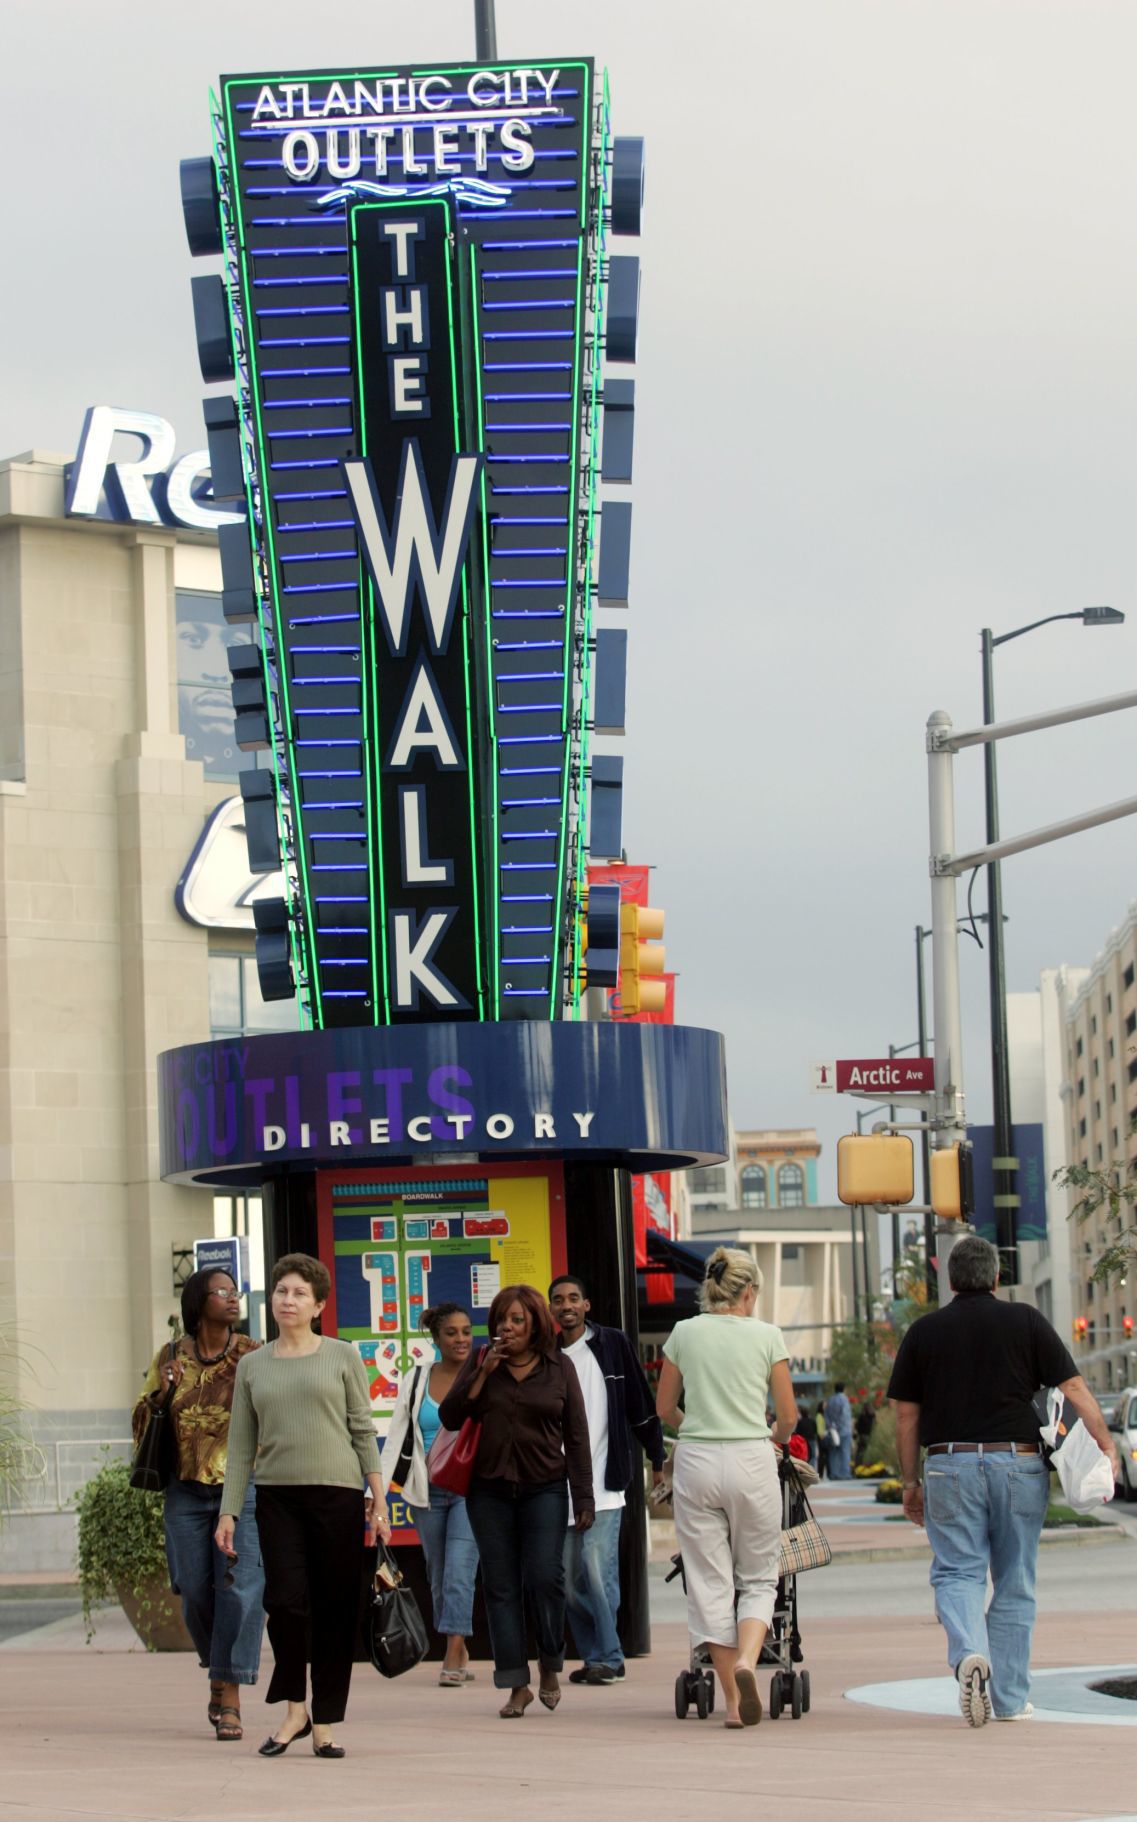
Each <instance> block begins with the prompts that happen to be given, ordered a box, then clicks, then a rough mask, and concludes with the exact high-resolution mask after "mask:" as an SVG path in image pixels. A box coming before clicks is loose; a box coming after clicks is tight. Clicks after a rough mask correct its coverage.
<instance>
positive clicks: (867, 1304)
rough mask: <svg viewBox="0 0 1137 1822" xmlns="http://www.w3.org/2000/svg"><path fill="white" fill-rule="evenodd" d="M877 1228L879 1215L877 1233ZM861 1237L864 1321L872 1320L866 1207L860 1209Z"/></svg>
mask: <svg viewBox="0 0 1137 1822" xmlns="http://www.w3.org/2000/svg"><path fill="white" fill-rule="evenodd" d="M874 1213H875V1210H874ZM879 1230H880V1217H879V1215H878V1216H877V1231H878V1233H879ZM861 1239H862V1243H863V1254H862V1260H863V1268H864V1277H865V1321H866V1322H871V1321H872V1303H873V1282H872V1252H871V1248H870V1246H869V1211H868V1209H867V1208H862V1209H861Z"/></svg>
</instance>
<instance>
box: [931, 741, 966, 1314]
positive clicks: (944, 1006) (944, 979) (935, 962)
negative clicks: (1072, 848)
mask: <svg viewBox="0 0 1137 1822" xmlns="http://www.w3.org/2000/svg"><path fill="white" fill-rule="evenodd" d="M950 729H951V716H950V715H949V714H948V713H947V712H946V710H944V709H937V710H936V711H935V713H934V714H932V715H930V716H929V717H928V836H929V849H930V856H931V858H930V862H929V865H930V869H931V875H932V1026H933V1030H934V1031H935V1058H936V1087H935V1115H934V1121H935V1127H936V1132H935V1144H936V1146H937V1147H939V1146H941V1145H963V1144H965V1143H966V1142H967V1121H966V1119H965V1117H964V1100H963V1018H962V1013H961V1011H960V1000H959V932H958V929H957V927H956V926H957V921H958V920H957V916H956V888H955V881H956V875H955V874H954V873H952V872H948V871H946V870H944V871H940V870H939V869H940V868H941V867H942V866H943V863H944V862H947V861H950V860H951V858H952V856H953V855H954V853H955V790H954V779H953V775H952V774H953V766H954V754H953V752H952V750H951V748H950V747H947V746H941V745H940V744H938V741H937V738H936V737H937V736H941V737H942V736H943V735H946V734H948V733H949V731H950ZM954 1226H955V1223H948V1222H937V1223H936V1230H935V1246H936V1275H937V1282H938V1286H939V1300H940V1307H941V1308H942V1307H943V1305H944V1304H946V1303H948V1302H949V1301H950V1299H951V1294H952V1293H951V1285H950V1283H949V1281H948V1271H947V1262H948V1254H949V1252H950V1251H951V1247H952V1243H953V1240H954V1239H955V1237H956V1236H955V1235H954V1233H953V1228H954Z"/></svg>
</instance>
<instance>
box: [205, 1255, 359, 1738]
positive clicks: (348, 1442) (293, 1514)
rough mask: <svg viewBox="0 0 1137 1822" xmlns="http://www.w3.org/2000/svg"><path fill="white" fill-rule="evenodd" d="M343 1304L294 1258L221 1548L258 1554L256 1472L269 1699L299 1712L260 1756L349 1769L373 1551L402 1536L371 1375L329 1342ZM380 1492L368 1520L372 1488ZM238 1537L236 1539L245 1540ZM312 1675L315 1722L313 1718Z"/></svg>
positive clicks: (243, 1405)
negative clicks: (366, 1577) (310, 1756)
mask: <svg viewBox="0 0 1137 1822" xmlns="http://www.w3.org/2000/svg"><path fill="white" fill-rule="evenodd" d="M330 1292H331V1277H330V1274H329V1272H328V1268H327V1266H326V1265H324V1264H323V1263H322V1261H321V1260H319V1259H312V1258H310V1257H309V1256H308V1254H307V1253H286V1254H285V1255H284V1257H283V1258H282V1259H278V1260H277V1262H276V1264H275V1265H274V1267H273V1272H272V1314H273V1320H274V1321H275V1323H276V1325H277V1328H278V1329H279V1331H280V1333H279V1335H278V1337H277V1339H276V1340H275V1341H270V1342H269V1344H268V1346H267V1347H263V1348H261V1349H259V1350H258V1352H257V1353H255V1354H249V1355H246V1357H245V1359H244V1360H243V1361H242V1362H241V1365H240V1367H239V1368H238V1371H237V1384H236V1388H235V1391H234V1395H233V1423H232V1429H231V1432H230V1437H229V1462H228V1466H227V1469H226V1473H225V1487H224V1491H223V1493H222V1497H221V1517H220V1519H219V1520H218V1525H217V1530H216V1533H215V1537H216V1541H217V1547H218V1549H219V1550H221V1551H222V1552H223V1553H224V1554H225V1555H226V1556H230V1557H233V1558H234V1559H235V1560H237V1561H239V1560H240V1558H241V1557H242V1556H243V1555H245V1554H247V1552H248V1550H249V1542H248V1540H247V1538H246V1535H245V1532H244V1530H243V1529H242V1528H241V1525H240V1524H239V1523H238V1516H239V1514H240V1513H241V1512H242V1511H243V1509H244V1502H245V1489H246V1487H247V1486H248V1482H249V1476H250V1474H251V1473H252V1469H253V1463H254V1461H255V1462H256V1470H257V1529H258V1531H259V1533H260V1545H261V1554H262V1556H263V1559H264V1566H265V1608H266V1610H267V1612H268V1636H269V1643H270V1644H271V1646H272V1653H273V1658H274V1660H275V1662H274V1667H273V1673H272V1681H271V1682H270V1684H269V1686H268V1694H267V1696H266V1698H265V1700H266V1701H268V1702H287V1704H288V1711H287V1713H286V1715H285V1717H284V1720H283V1721H282V1722H281V1723H280V1725H279V1726H278V1727H277V1730H276V1732H275V1733H273V1734H270V1735H269V1737H268V1739H267V1740H265V1741H263V1743H262V1744H261V1746H260V1747H259V1748H258V1750H259V1752H260V1753H261V1755H262V1757H264V1758H266V1759H275V1758H279V1756H280V1754H281V1753H283V1752H287V1750H288V1748H289V1747H290V1746H291V1744H292V1742H293V1740H303V1739H306V1738H307V1736H308V1735H309V1734H311V1735H312V1751H313V1752H314V1753H315V1754H316V1757H317V1758H319V1759H342V1758H344V1757H345V1753H344V1748H343V1747H342V1746H337V1745H335V1744H334V1742H333V1740H332V1737H331V1735H332V1726H333V1724H334V1723H335V1722H336V1721H342V1720H343V1717H344V1713H345V1711H346V1708H347V1696H348V1689H349V1688H350V1685H351V1666H352V1660H353V1657H354V1655H355V1635H356V1628H357V1626H358V1622H359V1606H360V1597H361V1594H362V1587H363V1547H364V1541H365V1536H366V1542H367V1543H369V1544H373V1543H374V1542H375V1538H376V1535H378V1536H379V1537H381V1538H383V1539H384V1541H386V1539H387V1538H389V1537H390V1535H391V1526H390V1524H389V1522H388V1519H387V1502H386V1500H385V1498H384V1495H383V1481H382V1477H381V1475H380V1473H379V1450H378V1447H377V1446H376V1442H375V1426H374V1424H373V1422H372V1419H371V1400H370V1394H369V1392H368V1388H367V1375H366V1373H365V1372H364V1369H363V1361H362V1360H361V1359H360V1357H359V1354H358V1352H357V1351H356V1349H355V1348H354V1347H352V1345H351V1343H350V1342H348V1341H337V1340H335V1339H333V1338H332V1337H331V1336H330V1335H320V1334H319V1333H318V1332H317V1331H316V1330H314V1329H313V1327H312V1324H313V1323H314V1322H316V1321H317V1320H318V1319H319V1316H320V1312H321V1311H322V1310H323V1308H324V1305H325V1303H326V1302H327V1299H328V1296H329V1294H330ZM365 1477H366V1480H367V1484H368V1486H369V1488H370V1492H371V1503H370V1506H369V1507H365V1506H364V1501H363V1481H364V1478H365ZM234 1532H235V1533H236V1538H235V1540H234ZM309 1652H310V1654H311V1664H312V1717H311V1719H310V1720H309V1718H308V1713H307V1709H306V1708H305V1700H304V1698H305V1693H306V1689H307V1680H308V1679H307V1664H308V1658H309Z"/></svg>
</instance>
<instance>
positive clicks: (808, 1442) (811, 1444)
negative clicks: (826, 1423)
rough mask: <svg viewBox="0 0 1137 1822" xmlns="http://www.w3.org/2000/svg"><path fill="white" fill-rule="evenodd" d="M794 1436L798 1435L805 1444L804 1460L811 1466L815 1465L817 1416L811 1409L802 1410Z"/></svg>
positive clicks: (814, 1466)
mask: <svg viewBox="0 0 1137 1822" xmlns="http://www.w3.org/2000/svg"><path fill="white" fill-rule="evenodd" d="M794 1435H795V1436H800V1437H801V1439H802V1441H803V1442H804V1443H805V1446H806V1451H807V1453H806V1460H807V1461H808V1462H809V1465H810V1467H811V1468H816V1466H817V1418H816V1416H815V1415H814V1413H813V1412H812V1411H809V1410H803V1411H802V1414H801V1416H800V1417H799V1418H798V1420H797V1428H796V1429H795V1431H794Z"/></svg>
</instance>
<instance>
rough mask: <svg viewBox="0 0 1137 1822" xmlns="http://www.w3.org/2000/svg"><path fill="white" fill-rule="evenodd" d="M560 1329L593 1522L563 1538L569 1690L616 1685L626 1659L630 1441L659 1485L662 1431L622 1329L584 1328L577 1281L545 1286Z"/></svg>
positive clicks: (582, 1293) (584, 1306) (585, 1307)
mask: <svg viewBox="0 0 1137 1822" xmlns="http://www.w3.org/2000/svg"><path fill="white" fill-rule="evenodd" d="M549 1303H550V1305H551V1307H552V1311H553V1315H554V1316H555V1317H556V1319H557V1322H558V1323H559V1325H560V1331H561V1333H560V1340H559V1346H560V1347H561V1348H562V1349H563V1350H564V1353H565V1356H566V1358H567V1359H569V1360H571V1361H572V1363H573V1366H574V1367H575V1368H576V1371H577V1376H578V1378H579V1380H580V1389H581V1391H582V1393H583V1394H584V1405H585V1410H586V1412H587V1414H588V1434H589V1439H590V1441H591V1444H592V1484H593V1489H594V1492H595V1496H596V1519H595V1522H594V1524H593V1526H592V1528H591V1530H589V1531H576V1530H574V1529H573V1526H572V1513H571V1511H570V1514H569V1529H568V1532H567V1534H566V1537H565V1594H566V1601H567V1605H568V1613H569V1618H570V1619H571V1621H572V1629H573V1636H574V1637H575V1639H576V1643H577V1648H578V1650H579V1651H580V1654H581V1657H582V1658H583V1659H584V1662H583V1664H582V1665H581V1666H580V1669H579V1670H573V1671H570V1673H569V1682H570V1683H590V1684H605V1683H620V1682H622V1681H623V1679H624V1652H623V1647H622V1646H621V1644H620V1635H619V1633H618V1632H617V1630H616V1618H617V1615H618V1613H619V1610H620V1522H621V1515H622V1513H623V1509H624V1496H625V1493H626V1490H627V1488H628V1486H629V1485H630V1483H631V1479H632V1475H633V1473H635V1472H636V1471H637V1465H638V1457H637V1456H636V1453H635V1450H634V1449H633V1447H632V1441H633V1438H634V1439H635V1440H636V1441H637V1442H638V1443H639V1444H640V1446H641V1447H642V1449H643V1450H644V1452H645V1454H646V1455H647V1456H648V1458H649V1459H650V1461H651V1465H652V1470H653V1479H654V1480H655V1482H656V1483H657V1484H658V1482H659V1481H660V1480H662V1478H663V1429H662V1426H661V1424H660V1421H659V1418H658V1417H657V1416H656V1414H655V1401H654V1399H653V1398H652V1395H651V1391H650V1389H649V1387H648V1383H647V1379H646V1377H645V1375H644V1370H643V1368H642V1367H641V1365H640V1363H639V1360H638V1359H637V1357H636V1353H635V1350H634V1349H633V1347H632V1345H631V1342H630V1341H629V1340H628V1338H627V1336H626V1335H625V1334H624V1332H623V1330H622V1329H612V1328H604V1327H602V1326H601V1324H600V1323H598V1322H589V1321H588V1312H589V1310H590V1309H591V1307H592V1306H591V1304H590V1303H589V1300H588V1292H587V1289H586V1287H585V1285H584V1282H583V1280H582V1279H580V1278H577V1277H574V1276H571V1275H569V1274H567V1273H566V1274H565V1275H563V1276H561V1277H559V1278H555V1279H554V1280H553V1283H552V1284H551V1285H550V1286H549Z"/></svg>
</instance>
